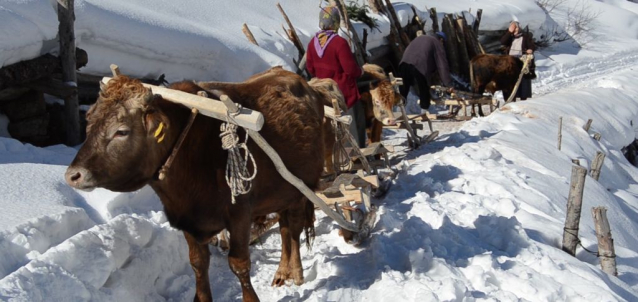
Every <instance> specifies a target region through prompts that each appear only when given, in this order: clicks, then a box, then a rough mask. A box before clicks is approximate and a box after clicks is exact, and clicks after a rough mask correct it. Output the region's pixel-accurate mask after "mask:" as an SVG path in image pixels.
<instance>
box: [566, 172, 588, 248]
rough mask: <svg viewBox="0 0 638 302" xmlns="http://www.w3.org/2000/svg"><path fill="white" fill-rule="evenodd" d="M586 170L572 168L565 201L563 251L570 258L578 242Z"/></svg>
mask: <svg viewBox="0 0 638 302" xmlns="http://www.w3.org/2000/svg"><path fill="white" fill-rule="evenodd" d="M586 176H587V169H586V168H583V167H581V166H572V178H571V183H570V185H569V197H568V199H567V217H566V219H565V228H564V229H563V251H565V252H567V253H569V254H570V255H572V256H575V255H576V246H577V245H578V243H579V242H580V240H578V225H579V223H580V212H581V210H582V206H583V191H584V190H585V177H586Z"/></svg>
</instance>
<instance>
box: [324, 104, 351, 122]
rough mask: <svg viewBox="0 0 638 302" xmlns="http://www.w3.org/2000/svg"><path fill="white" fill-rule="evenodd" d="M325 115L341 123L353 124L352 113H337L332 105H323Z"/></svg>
mask: <svg viewBox="0 0 638 302" xmlns="http://www.w3.org/2000/svg"><path fill="white" fill-rule="evenodd" d="M323 115H324V116H325V117H327V118H329V119H331V120H335V121H337V122H339V123H342V124H346V125H350V124H352V116H350V115H339V116H337V115H335V113H334V110H333V109H332V107H328V106H325V105H324V106H323Z"/></svg>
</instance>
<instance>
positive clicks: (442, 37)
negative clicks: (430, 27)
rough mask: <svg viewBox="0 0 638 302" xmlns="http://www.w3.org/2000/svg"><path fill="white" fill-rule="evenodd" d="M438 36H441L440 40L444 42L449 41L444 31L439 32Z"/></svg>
mask: <svg viewBox="0 0 638 302" xmlns="http://www.w3.org/2000/svg"><path fill="white" fill-rule="evenodd" d="M436 35H437V36H439V38H441V39H443V41H447V36H446V35H445V33H444V32H442V31H437V32H436Z"/></svg>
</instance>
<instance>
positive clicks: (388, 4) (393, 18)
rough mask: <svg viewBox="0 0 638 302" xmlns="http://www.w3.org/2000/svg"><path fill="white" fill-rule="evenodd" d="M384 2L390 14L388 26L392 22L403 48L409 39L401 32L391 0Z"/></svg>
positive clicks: (406, 45) (401, 28)
mask: <svg viewBox="0 0 638 302" xmlns="http://www.w3.org/2000/svg"><path fill="white" fill-rule="evenodd" d="M341 1H343V0H341ZM385 4H386V8H387V9H388V14H389V15H390V26H392V25H393V24H394V27H395V28H396V31H397V32H398V34H399V41H400V42H401V43H402V46H403V47H404V48H405V47H408V44H410V39H409V38H408V36H407V35H406V34H405V32H403V26H401V22H399V17H397V12H396V11H395V10H394V6H393V5H392V2H390V0H385Z"/></svg>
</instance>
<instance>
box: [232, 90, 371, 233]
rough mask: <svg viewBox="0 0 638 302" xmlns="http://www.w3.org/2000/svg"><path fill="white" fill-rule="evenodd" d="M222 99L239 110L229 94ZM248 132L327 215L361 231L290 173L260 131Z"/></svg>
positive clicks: (281, 172) (284, 176)
mask: <svg viewBox="0 0 638 302" xmlns="http://www.w3.org/2000/svg"><path fill="white" fill-rule="evenodd" d="M220 99H221V101H222V103H223V105H225V106H226V108H227V110H228V112H230V113H233V112H237V111H238V110H239V108H238V107H237V105H236V104H235V103H234V102H233V101H232V100H231V99H230V98H229V97H228V96H227V95H222V96H221V97H220ZM246 132H247V133H248V135H249V136H250V138H251V139H252V140H253V141H254V142H255V143H256V144H257V145H258V146H259V147H260V148H261V149H262V150H263V151H264V153H266V155H268V157H269V158H270V160H272V162H273V164H275V168H276V169H277V172H279V174H281V176H282V177H283V178H284V179H285V180H286V181H288V182H289V183H290V184H291V185H293V186H295V187H296V188H297V189H298V190H299V191H300V192H301V193H302V194H303V195H304V196H306V197H307V198H308V199H309V200H310V201H311V202H312V203H313V204H315V206H317V207H319V208H320V209H321V210H322V211H323V212H324V213H326V215H328V216H329V217H330V218H332V219H334V220H335V222H337V224H339V226H341V227H342V228H344V229H346V230H349V231H353V232H358V231H359V228H358V227H357V226H356V225H354V224H353V223H351V222H349V221H346V220H345V219H344V217H343V216H340V215H339V214H337V213H336V212H335V211H333V210H332V209H330V207H329V206H328V205H327V204H326V203H325V202H323V200H321V198H319V196H317V195H316V194H315V192H313V191H312V190H310V188H308V187H307V186H306V184H305V183H304V182H303V181H302V180H301V179H299V178H298V177H297V176H295V175H293V174H292V173H290V171H289V170H288V169H287V168H286V165H285V164H284V162H283V161H282V160H281V157H280V156H279V154H277V151H275V149H273V148H272V146H270V144H268V142H267V141H266V140H265V139H264V137H263V136H261V134H259V132H257V131H254V130H252V129H246Z"/></svg>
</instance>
